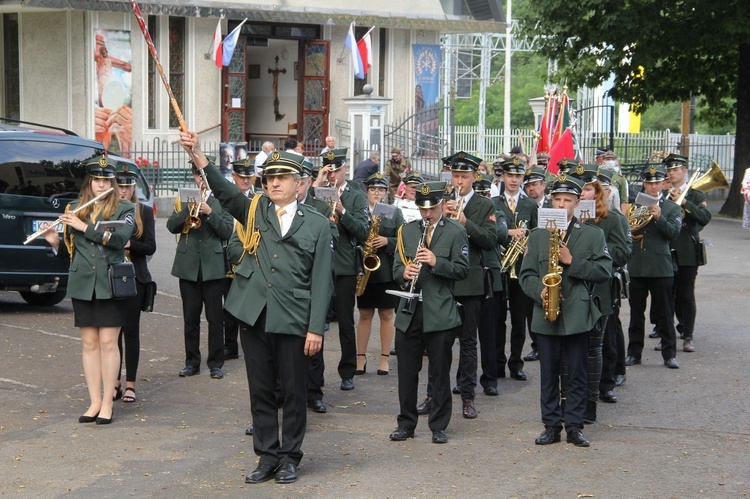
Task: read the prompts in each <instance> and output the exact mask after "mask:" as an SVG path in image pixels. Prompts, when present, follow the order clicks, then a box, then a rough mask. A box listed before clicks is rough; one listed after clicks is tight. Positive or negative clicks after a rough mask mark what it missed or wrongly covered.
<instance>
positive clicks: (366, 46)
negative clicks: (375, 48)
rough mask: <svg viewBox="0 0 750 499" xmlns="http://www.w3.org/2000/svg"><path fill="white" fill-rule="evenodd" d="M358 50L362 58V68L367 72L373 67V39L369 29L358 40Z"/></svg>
mask: <svg viewBox="0 0 750 499" xmlns="http://www.w3.org/2000/svg"><path fill="white" fill-rule="evenodd" d="M357 50H358V51H359V56H360V57H361V58H362V66H363V67H362V70H363V71H364V73H365V74H367V73H368V72H369V71H370V67H372V40H371V38H370V32H369V31H368V32H367V34H366V35H365V36H363V37H362V38H360V40H359V41H358V42H357Z"/></svg>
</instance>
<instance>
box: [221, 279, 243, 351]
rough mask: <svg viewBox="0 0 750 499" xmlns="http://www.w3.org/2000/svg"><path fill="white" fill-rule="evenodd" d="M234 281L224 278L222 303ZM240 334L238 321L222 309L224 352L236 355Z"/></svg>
mask: <svg viewBox="0 0 750 499" xmlns="http://www.w3.org/2000/svg"><path fill="white" fill-rule="evenodd" d="M233 282H234V279H230V278H229V277H226V278H224V293H223V296H224V301H226V299H227V295H228V294H229V288H231V287H232V283H233ZM239 332H240V321H238V320H237V319H236V318H235V317H234V316H233V315H232V314H230V313H229V312H227V310H226V309H224V350H227V351H228V352H230V353H238V352H239V345H238V343H237V335H238V334H239Z"/></svg>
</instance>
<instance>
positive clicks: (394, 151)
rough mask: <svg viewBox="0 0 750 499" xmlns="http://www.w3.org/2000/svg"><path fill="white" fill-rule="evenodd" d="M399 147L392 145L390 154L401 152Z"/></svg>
mask: <svg viewBox="0 0 750 499" xmlns="http://www.w3.org/2000/svg"><path fill="white" fill-rule="evenodd" d="M401 152H402V151H401V148H400V147H394V148H393V149H391V154H401Z"/></svg>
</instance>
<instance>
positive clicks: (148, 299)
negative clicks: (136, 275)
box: [141, 281, 156, 312]
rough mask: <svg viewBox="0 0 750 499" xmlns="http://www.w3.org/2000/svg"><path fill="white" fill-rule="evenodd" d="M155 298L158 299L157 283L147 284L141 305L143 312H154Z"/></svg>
mask: <svg viewBox="0 0 750 499" xmlns="http://www.w3.org/2000/svg"><path fill="white" fill-rule="evenodd" d="M155 298H156V282H154V281H151V282H147V283H146V291H145V292H144V293H143V303H142V304H141V312H153V311H154V299H155Z"/></svg>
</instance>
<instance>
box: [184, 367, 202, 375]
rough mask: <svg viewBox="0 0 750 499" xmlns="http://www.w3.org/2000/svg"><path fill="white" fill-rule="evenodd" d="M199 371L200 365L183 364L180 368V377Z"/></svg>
mask: <svg viewBox="0 0 750 499" xmlns="http://www.w3.org/2000/svg"><path fill="white" fill-rule="evenodd" d="M200 373H201V369H200V367H196V366H185V367H183V368H182V371H180V378H184V377H185V376H195V375H196V374H200Z"/></svg>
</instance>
